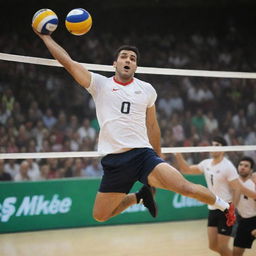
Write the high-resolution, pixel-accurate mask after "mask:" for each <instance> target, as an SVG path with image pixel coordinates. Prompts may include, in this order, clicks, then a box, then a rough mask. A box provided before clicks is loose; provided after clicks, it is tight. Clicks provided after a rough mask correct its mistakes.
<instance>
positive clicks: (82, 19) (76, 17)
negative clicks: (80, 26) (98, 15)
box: [67, 12, 89, 22]
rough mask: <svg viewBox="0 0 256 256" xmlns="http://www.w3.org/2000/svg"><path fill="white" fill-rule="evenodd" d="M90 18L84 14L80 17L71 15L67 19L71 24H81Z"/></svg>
mask: <svg viewBox="0 0 256 256" xmlns="http://www.w3.org/2000/svg"><path fill="white" fill-rule="evenodd" d="M88 18H89V14H88V13H87V12H84V13H82V14H80V15H70V16H68V17H67V21H69V22H81V21H84V20H87V19H88Z"/></svg>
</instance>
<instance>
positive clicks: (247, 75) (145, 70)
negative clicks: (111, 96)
mask: <svg viewBox="0 0 256 256" xmlns="http://www.w3.org/2000/svg"><path fill="white" fill-rule="evenodd" d="M0 60H5V61H13V62H22V63H29V64H37V65H46V66H56V67H63V66H62V65H61V64H60V63H59V62H58V61H56V60H54V59H45V58H36V57H28V56H22V55H15V54H7V53H0ZM83 65H85V67H86V68H87V69H89V70H92V71H105V72H114V68H113V67H112V66H110V65H99V64H88V63H83ZM137 73H142V74H155V75H176V76H198V77H218V78H240V79H256V73H253V72H226V71H208V70H187V69H171V68H150V67H138V69H137ZM218 151H223V152H232V151H256V145H246V146H225V147H213V146H203V147H168V148H165V147H163V148H162V152H163V153H175V152H179V153H199V152H218ZM99 156H100V155H99V154H98V153H97V152H96V151H86V152H39V153H2V154H0V159H41V158H73V157H99Z"/></svg>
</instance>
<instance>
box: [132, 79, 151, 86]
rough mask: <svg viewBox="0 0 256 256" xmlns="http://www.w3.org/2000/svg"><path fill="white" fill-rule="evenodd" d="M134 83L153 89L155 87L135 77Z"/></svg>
mask: <svg viewBox="0 0 256 256" xmlns="http://www.w3.org/2000/svg"><path fill="white" fill-rule="evenodd" d="M134 82H135V83H137V84H141V85H143V86H147V87H152V88H153V86H152V84H151V83H149V82H146V81H144V80H141V79H139V78H137V77H134Z"/></svg>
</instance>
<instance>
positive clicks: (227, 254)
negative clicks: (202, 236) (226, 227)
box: [207, 227, 232, 256]
mask: <svg viewBox="0 0 256 256" xmlns="http://www.w3.org/2000/svg"><path fill="white" fill-rule="evenodd" d="M207 230H208V240H209V248H210V249H211V250H213V251H215V252H217V253H219V254H220V255H221V256H232V250H231V249H230V248H229V240H230V236H225V235H221V234H218V230H217V228H216V227H208V229H207Z"/></svg>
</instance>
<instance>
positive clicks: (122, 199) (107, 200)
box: [93, 192, 137, 222]
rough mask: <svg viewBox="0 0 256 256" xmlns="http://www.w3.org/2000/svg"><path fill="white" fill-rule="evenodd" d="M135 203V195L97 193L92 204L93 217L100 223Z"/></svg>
mask: <svg viewBox="0 0 256 256" xmlns="http://www.w3.org/2000/svg"><path fill="white" fill-rule="evenodd" d="M135 203H137V199H136V196H135V194H134V193H133V194H126V193H102V192H98V193H97V195H96V199H95V202H94V208H93V217H94V219H95V220H97V221H99V222H102V221H106V220H108V219H109V218H111V217H113V216H115V215H117V214H119V213H121V212H122V211H124V210H125V209H126V208H128V207H129V206H131V205H133V204H135Z"/></svg>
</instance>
